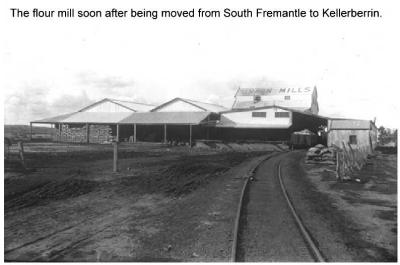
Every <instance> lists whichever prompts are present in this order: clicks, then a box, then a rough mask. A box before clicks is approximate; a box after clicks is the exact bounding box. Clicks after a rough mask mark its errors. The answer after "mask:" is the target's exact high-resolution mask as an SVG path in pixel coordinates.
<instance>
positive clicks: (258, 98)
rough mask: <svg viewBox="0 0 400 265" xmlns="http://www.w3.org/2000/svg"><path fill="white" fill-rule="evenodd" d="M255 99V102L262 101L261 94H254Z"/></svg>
mask: <svg viewBox="0 0 400 265" xmlns="http://www.w3.org/2000/svg"><path fill="white" fill-rule="evenodd" d="M253 101H254V103H257V102H260V101H261V96H260V95H254V97H253Z"/></svg>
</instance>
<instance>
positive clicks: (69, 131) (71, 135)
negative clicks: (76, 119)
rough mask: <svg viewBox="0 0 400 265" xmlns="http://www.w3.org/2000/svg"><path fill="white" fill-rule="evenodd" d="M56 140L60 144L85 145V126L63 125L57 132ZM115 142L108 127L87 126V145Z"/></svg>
mask: <svg viewBox="0 0 400 265" xmlns="http://www.w3.org/2000/svg"><path fill="white" fill-rule="evenodd" d="M57 140H58V141H61V142H71V143H86V142H87V130H86V125H75V124H73V125H72V124H63V125H62V126H61V134H60V131H57ZM113 140H115V136H113V131H112V128H111V126H109V125H89V143H109V142H111V141H113Z"/></svg>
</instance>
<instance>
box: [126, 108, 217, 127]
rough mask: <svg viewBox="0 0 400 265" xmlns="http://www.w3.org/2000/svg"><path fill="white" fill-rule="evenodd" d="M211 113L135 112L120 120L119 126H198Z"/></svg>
mask: <svg viewBox="0 0 400 265" xmlns="http://www.w3.org/2000/svg"><path fill="white" fill-rule="evenodd" d="M210 114H211V112H206V111H204V112H202V111H198V112H196V111H193V112H135V113H131V114H130V115H129V116H128V117H126V118H125V119H123V120H121V121H120V123H121V124H193V125H196V124H200V123H202V122H203V121H206V119H207V117H208V116H209V115H210Z"/></svg>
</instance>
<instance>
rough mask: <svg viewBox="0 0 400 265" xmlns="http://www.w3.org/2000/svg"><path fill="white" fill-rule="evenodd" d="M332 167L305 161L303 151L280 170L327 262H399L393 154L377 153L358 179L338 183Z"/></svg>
mask: <svg viewBox="0 0 400 265" xmlns="http://www.w3.org/2000/svg"><path fill="white" fill-rule="evenodd" d="M294 161H299V162H300V163H295V162H294ZM334 169H335V167H334V166H322V165H315V164H306V163H305V162H304V152H294V153H292V154H291V155H290V156H289V157H288V160H287V161H286V167H285V168H284V169H283V172H284V176H285V183H286V184H287V186H288V189H289V193H290V194H291V196H292V200H293V201H294V204H295V207H296V208H298V209H299V211H300V212H301V218H302V219H303V221H304V222H305V224H306V226H307V227H308V229H309V230H310V231H311V233H312V235H313V236H314V238H315V239H316V240H317V241H318V243H319V244H320V249H321V250H322V252H323V253H324V254H325V256H326V257H327V258H328V260H330V261H343V262H344V261H397V156H396V155H384V154H378V155H377V157H375V158H373V159H371V161H370V164H368V165H366V166H365V167H364V169H363V170H361V171H360V172H358V173H357V174H355V175H354V178H358V179H359V180H360V182H355V181H351V182H337V181H336V179H335V173H334V171H333V170H334Z"/></svg>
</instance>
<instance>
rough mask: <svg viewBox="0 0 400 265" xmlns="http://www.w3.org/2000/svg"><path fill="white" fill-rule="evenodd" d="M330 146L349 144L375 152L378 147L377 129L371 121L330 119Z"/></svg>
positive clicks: (328, 132)
mask: <svg viewBox="0 0 400 265" xmlns="http://www.w3.org/2000/svg"><path fill="white" fill-rule="evenodd" d="M327 129H328V131H327V134H328V137H327V138H328V146H333V145H336V146H338V147H342V145H343V144H345V145H347V144H349V145H350V146H352V147H356V148H365V147H367V148H369V150H370V151H372V150H374V149H375V148H376V145H377V141H378V139H377V135H378V134H377V131H378V130H377V128H376V125H375V123H374V122H372V121H370V120H354V119H329V120H328V128H327Z"/></svg>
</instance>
